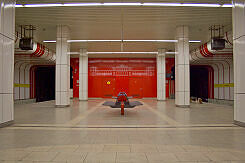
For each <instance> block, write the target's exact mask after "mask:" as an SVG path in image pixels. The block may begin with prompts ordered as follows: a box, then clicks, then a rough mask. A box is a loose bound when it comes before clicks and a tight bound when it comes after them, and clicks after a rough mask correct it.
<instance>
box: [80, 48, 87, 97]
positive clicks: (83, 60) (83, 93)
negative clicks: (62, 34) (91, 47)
mask: <svg viewBox="0 0 245 163" xmlns="http://www.w3.org/2000/svg"><path fill="white" fill-rule="evenodd" d="M79 100H88V54H87V50H86V49H81V50H80V56H79Z"/></svg>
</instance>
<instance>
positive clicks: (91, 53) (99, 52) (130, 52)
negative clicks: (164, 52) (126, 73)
mask: <svg viewBox="0 0 245 163" xmlns="http://www.w3.org/2000/svg"><path fill="white" fill-rule="evenodd" d="M157 53H158V52H87V54H157Z"/></svg>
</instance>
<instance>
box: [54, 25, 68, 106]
mask: <svg viewBox="0 0 245 163" xmlns="http://www.w3.org/2000/svg"><path fill="white" fill-rule="evenodd" d="M68 39H69V28H68V27H67V26H64V25H58V26H57V41H56V81H55V83H56V85H55V88H56V90H55V102H56V106H57V107H66V106H69V105H70V96H69V90H70V55H69V51H70V45H69V43H67V40H68Z"/></svg>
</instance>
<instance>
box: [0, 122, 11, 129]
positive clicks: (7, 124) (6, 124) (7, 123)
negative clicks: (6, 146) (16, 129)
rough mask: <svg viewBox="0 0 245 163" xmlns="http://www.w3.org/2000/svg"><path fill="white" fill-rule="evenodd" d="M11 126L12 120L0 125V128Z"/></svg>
mask: <svg viewBox="0 0 245 163" xmlns="http://www.w3.org/2000/svg"><path fill="white" fill-rule="evenodd" d="M12 124H14V121H13V120H12V121H8V122H4V123H1V124H0V128H3V127H7V126H10V125H12Z"/></svg>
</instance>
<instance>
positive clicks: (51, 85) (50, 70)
mask: <svg viewBox="0 0 245 163" xmlns="http://www.w3.org/2000/svg"><path fill="white" fill-rule="evenodd" d="M35 81H36V89H35V90H36V102H42V101H49V100H54V99H55V66H48V67H37V68H36V71H35Z"/></svg>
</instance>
